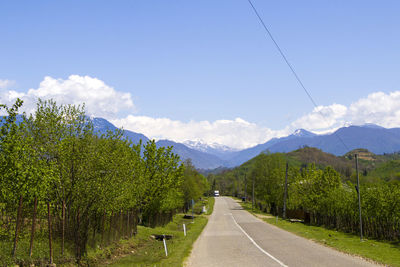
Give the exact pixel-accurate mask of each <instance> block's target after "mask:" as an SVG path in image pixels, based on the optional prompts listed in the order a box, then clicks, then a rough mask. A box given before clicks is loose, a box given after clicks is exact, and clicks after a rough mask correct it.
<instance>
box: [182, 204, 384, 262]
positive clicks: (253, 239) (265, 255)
mask: <svg viewBox="0 0 400 267" xmlns="http://www.w3.org/2000/svg"><path fill="white" fill-rule="evenodd" d="M185 265H186V266H190V267H202V266H207V267H210V266H223V267H230V266H245V267H250V266H341V267H342V266H379V265H375V264H373V263H371V262H368V261H365V260H363V259H361V258H358V257H353V256H350V255H347V254H344V253H341V252H338V251H336V250H334V249H330V248H327V247H325V246H322V245H319V244H317V243H315V242H312V241H310V240H307V239H304V238H302V237H299V236H297V235H294V234H292V233H289V232H286V231H284V230H281V229H279V228H277V227H276V226H273V225H270V224H267V223H265V222H263V221H261V220H260V219H258V218H256V217H254V216H253V215H251V214H250V213H249V212H247V211H245V210H243V209H242V208H241V206H240V205H239V204H238V203H236V202H235V201H234V200H233V199H231V198H228V197H217V198H216V199H215V206H214V212H213V214H212V215H211V216H210V219H209V221H208V224H207V226H206V227H205V228H204V231H203V232H202V233H201V235H200V237H199V238H198V240H197V241H196V242H195V244H194V247H193V250H192V253H191V255H190V257H189V259H188V260H187V261H186V264H185Z"/></svg>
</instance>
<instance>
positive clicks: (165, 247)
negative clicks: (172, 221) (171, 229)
mask: <svg viewBox="0 0 400 267" xmlns="http://www.w3.org/2000/svg"><path fill="white" fill-rule="evenodd" d="M163 243H164V249H165V256H166V257H168V249H167V241H165V235H164V238H163Z"/></svg>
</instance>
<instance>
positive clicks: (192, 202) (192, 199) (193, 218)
mask: <svg viewBox="0 0 400 267" xmlns="http://www.w3.org/2000/svg"><path fill="white" fill-rule="evenodd" d="M192 223H194V200H193V199H192Z"/></svg>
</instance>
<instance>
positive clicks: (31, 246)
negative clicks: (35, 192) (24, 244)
mask: <svg viewBox="0 0 400 267" xmlns="http://www.w3.org/2000/svg"><path fill="white" fill-rule="evenodd" d="M36 212H37V197H35V200H34V203H33V216H32V229H31V242H30V244H29V258H31V257H32V251H33V240H34V238H35V227H36Z"/></svg>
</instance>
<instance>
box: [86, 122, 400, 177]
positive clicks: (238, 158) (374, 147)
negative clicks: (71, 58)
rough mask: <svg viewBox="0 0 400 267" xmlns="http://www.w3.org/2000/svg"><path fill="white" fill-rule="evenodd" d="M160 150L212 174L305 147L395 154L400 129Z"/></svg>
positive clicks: (105, 125)
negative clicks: (246, 145) (261, 156)
mask: <svg viewBox="0 0 400 267" xmlns="http://www.w3.org/2000/svg"><path fill="white" fill-rule="evenodd" d="M91 120H92V122H93V125H94V130H95V131H96V132H98V133H106V132H107V131H108V130H111V131H114V130H116V129H117V127H115V126H114V125H113V124H112V123H110V122H109V121H107V120H105V119H102V118H91ZM123 134H124V136H125V137H127V138H128V139H130V140H131V141H132V142H134V143H138V142H139V140H142V142H143V143H146V142H147V141H148V140H149V138H148V137H146V136H145V135H143V134H141V133H136V132H132V131H129V130H124V132H123ZM156 145H157V146H158V147H168V146H173V150H172V151H173V152H174V153H176V154H178V155H179V156H180V157H181V158H182V159H183V160H186V159H191V160H192V163H193V165H194V166H195V167H196V168H198V169H203V170H210V169H215V168H218V167H229V168H230V167H235V166H238V165H240V164H242V163H244V162H246V161H248V160H249V159H251V158H253V157H255V156H257V155H258V154H260V153H268V152H271V153H275V152H285V153H286V152H290V151H293V150H296V149H299V148H301V147H305V146H308V147H315V148H318V149H321V150H322V151H324V152H327V153H331V154H334V155H337V156H340V155H344V154H345V153H347V152H348V151H351V150H354V149H357V148H365V149H368V150H369V151H371V152H372V153H374V154H378V155H379V154H385V153H394V152H398V151H400V128H390V129H387V128H384V127H381V126H378V125H374V124H365V125H362V126H348V127H342V128H339V129H338V130H336V131H335V132H333V133H330V134H324V135H317V134H314V133H312V132H309V131H306V130H304V129H299V130H296V131H295V132H294V133H293V134H291V135H289V136H286V137H281V138H273V139H271V140H269V141H268V142H265V143H263V144H259V145H256V146H254V147H250V148H247V149H243V150H235V149H232V148H229V147H227V146H223V145H219V144H211V145H210V144H206V143H204V142H202V141H186V142H184V143H177V142H174V141H170V140H159V141H157V142H156Z"/></svg>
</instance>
